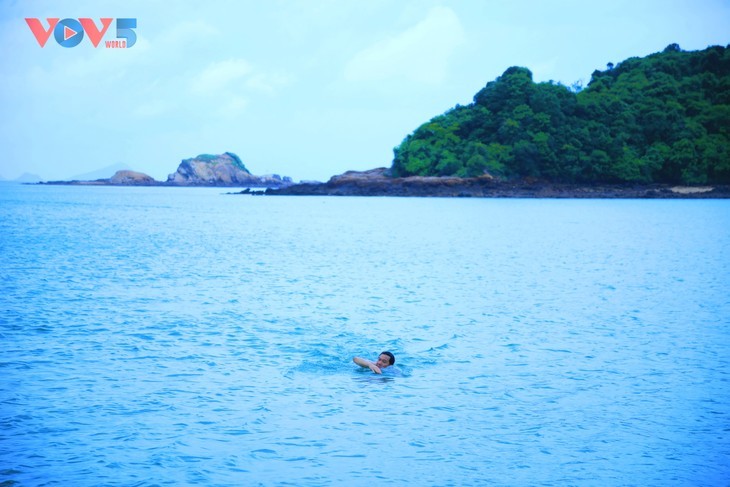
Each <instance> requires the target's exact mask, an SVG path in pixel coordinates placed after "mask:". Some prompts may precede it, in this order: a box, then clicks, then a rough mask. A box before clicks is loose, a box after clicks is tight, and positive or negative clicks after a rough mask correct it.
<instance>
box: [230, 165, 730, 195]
mask: <svg viewBox="0 0 730 487" xmlns="http://www.w3.org/2000/svg"><path fill="white" fill-rule="evenodd" d="M388 173H389V170H388V169H387V168H378V169H372V170H369V171H362V172H359V171H348V172H346V173H344V174H342V175H339V176H334V177H332V178H331V179H330V180H329V181H328V182H326V183H301V184H294V185H290V186H286V187H282V188H269V189H267V190H266V191H250V190H249V191H245V192H242V193H245V194H254V195H256V194H264V195H280V196H392V197H443V198H453V197H462V198H464V197H473V198H663V199H668V198H684V199H687V198H690V199H708V198H723V199H724V198H730V186H717V185H714V186H672V185H639V184H616V185H605V184H598V185H576V184H556V183H547V182H544V181H499V180H497V179H495V178H493V177H491V176H482V177H478V178H456V177H418V176H413V177H407V178H393V177H390V176H389V175H388Z"/></svg>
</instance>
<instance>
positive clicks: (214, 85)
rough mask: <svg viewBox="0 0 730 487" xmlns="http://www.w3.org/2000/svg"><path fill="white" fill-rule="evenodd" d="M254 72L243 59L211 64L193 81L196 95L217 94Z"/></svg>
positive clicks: (192, 86) (192, 85)
mask: <svg viewBox="0 0 730 487" xmlns="http://www.w3.org/2000/svg"><path fill="white" fill-rule="evenodd" d="M252 72H253V68H252V67H251V65H250V64H249V63H248V62H246V61H245V60H243V59H228V60H226V61H219V62H215V63H211V64H209V65H208V66H207V67H206V68H205V69H204V70H203V71H202V72H201V73H200V74H198V75H197V76H196V77H195V78H193V80H192V84H191V88H192V90H193V92H194V93H196V94H201V95H206V94H217V93H219V92H220V91H221V90H223V89H225V88H228V87H229V85H230V84H231V83H232V82H234V81H237V80H240V79H241V78H243V77H245V76H248V75H250V74H251V73H252Z"/></svg>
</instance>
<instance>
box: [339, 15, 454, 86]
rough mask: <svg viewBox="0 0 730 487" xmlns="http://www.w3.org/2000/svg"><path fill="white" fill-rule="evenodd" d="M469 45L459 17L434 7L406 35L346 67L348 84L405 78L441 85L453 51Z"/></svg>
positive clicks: (363, 53) (362, 54)
mask: <svg viewBox="0 0 730 487" xmlns="http://www.w3.org/2000/svg"><path fill="white" fill-rule="evenodd" d="M465 42H466V36H465V34H464V29H463V28H462V26H461V22H459V18H458V17H457V16H456V14H455V13H454V12H453V11H452V10H451V9H449V8H447V7H434V8H432V9H431V10H430V11H429V12H428V15H427V16H426V18H425V19H423V20H422V21H421V22H419V23H417V24H416V25H414V26H413V27H410V28H409V29H407V30H406V31H404V32H402V33H400V34H398V35H396V36H394V37H391V38H388V39H385V40H382V41H380V42H378V43H376V44H374V45H372V46H370V47H367V48H365V49H363V50H362V51H360V52H358V53H357V54H356V55H355V56H354V57H353V58H352V59H351V60H350V62H349V63H348V64H347V66H346V67H345V72H344V77H345V79H346V80H347V81H366V82H372V81H384V80H388V79H394V78H402V79H406V80H409V81H417V82H422V83H434V84H438V83H440V82H441V81H443V80H444V78H445V77H446V74H447V68H448V62H449V59H450V57H451V55H452V53H453V52H454V50H455V49H456V48H457V47H459V46H460V45H462V44H464V43H465Z"/></svg>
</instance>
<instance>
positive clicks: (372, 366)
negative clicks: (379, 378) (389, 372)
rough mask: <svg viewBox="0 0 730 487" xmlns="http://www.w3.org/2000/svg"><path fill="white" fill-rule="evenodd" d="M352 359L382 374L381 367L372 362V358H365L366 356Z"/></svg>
mask: <svg viewBox="0 0 730 487" xmlns="http://www.w3.org/2000/svg"><path fill="white" fill-rule="evenodd" d="M352 361H353V362H355V363H356V364H357V365H359V366H360V367H365V368H368V369H370V370H372V371H373V372H375V373H376V374H382V372H381V371H380V368H379V367H378V366H377V365H375V364H374V363H372V362H371V361H370V360H365V359H364V358H360V357H355V358H354V359H352Z"/></svg>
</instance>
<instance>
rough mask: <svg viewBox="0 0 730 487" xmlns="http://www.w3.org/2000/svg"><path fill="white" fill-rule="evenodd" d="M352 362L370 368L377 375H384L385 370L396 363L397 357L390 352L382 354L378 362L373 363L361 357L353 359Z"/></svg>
mask: <svg viewBox="0 0 730 487" xmlns="http://www.w3.org/2000/svg"><path fill="white" fill-rule="evenodd" d="M352 361H353V362H355V363H356V364H357V365H359V366H360V367H364V368H369V369H370V370H372V371H373V372H375V373H376V374H382V373H383V369H385V368H386V367H390V366H391V365H393V364H394V363H395V356H394V355H393V354H392V353H390V352H382V353H381V354H380V355H379V356H378V360H377V362H371V361H370V360H367V359H364V358H360V357H355V358H354V359H352Z"/></svg>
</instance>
